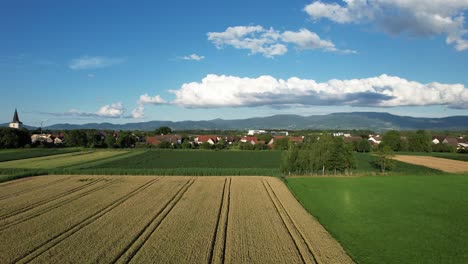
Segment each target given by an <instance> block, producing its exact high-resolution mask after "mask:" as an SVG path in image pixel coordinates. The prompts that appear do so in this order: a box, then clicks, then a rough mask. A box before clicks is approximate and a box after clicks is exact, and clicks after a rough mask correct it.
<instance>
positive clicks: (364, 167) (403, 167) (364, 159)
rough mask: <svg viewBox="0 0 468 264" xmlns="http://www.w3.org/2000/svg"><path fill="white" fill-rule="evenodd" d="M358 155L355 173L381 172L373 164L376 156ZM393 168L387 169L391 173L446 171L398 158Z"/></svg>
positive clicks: (410, 173)
mask: <svg viewBox="0 0 468 264" xmlns="http://www.w3.org/2000/svg"><path fill="white" fill-rule="evenodd" d="M355 157H356V167H357V168H356V169H355V173H357V174H358V175H376V174H379V173H380V171H379V169H378V168H377V167H376V166H375V165H374V164H373V162H374V160H375V157H374V156H373V155H372V154H369V153H355ZM393 163H394V166H393V168H391V169H389V170H387V172H386V173H387V174H389V175H402V176H404V175H424V176H427V175H444V174H446V173H445V172H443V171H441V170H436V169H433V168H428V167H424V166H418V165H415V164H410V163H406V162H401V161H398V160H394V161H393Z"/></svg>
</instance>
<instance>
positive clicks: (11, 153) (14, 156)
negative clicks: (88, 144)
mask: <svg viewBox="0 0 468 264" xmlns="http://www.w3.org/2000/svg"><path fill="white" fill-rule="evenodd" d="M79 150H80V149H79V148H60V149H57V148H51V149H45V148H35V149H5V150H0V162H3V161H10V160H20V159H29V158H36V157H44V156H51V155H58V154H65V153H71V152H77V151H79Z"/></svg>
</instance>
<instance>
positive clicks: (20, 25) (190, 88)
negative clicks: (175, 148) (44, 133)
mask: <svg viewBox="0 0 468 264" xmlns="http://www.w3.org/2000/svg"><path fill="white" fill-rule="evenodd" d="M65 2H66V1H2V2H1V3H0V34H1V41H0V88H1V90H2V97H1V104H0V113H1V114H0V123H3V122H9V121H10V120H11V117H12V115H13V111H14V109H15V108H18V111H19V114H20V118H21V119H22V121H23V122H24V123H26V124H29V125H38V124H39V123H40V122H41V121H43V122H45V124H46V125H50V124H54V123H78V124H79V123H89V122H112V123H127V122H141V121H148V120H172V121H177V120H206V119H214V118H225V119H234V118H247V117H254V116H267V115H273V114H282V113H287V114H300V115H313V114H327V113H332V112H350V111H384V112H390V113H394V114H399V115H411V116H428V117H440V116H449V115H467V114H468V111H467V109H468V33H466V32H467V30H468V25H467V24H468V23H467V22H466V19H465V17H467V15H468V3H467V1H466V0H451V1H450V2H446V1H441V0H434V1H423V0H407V1H402V0H386V1H383V0H374V1H363V0H354V1H351V0H348V1H341V0H340V1H312V0H310V1H299V0H294V1H263V0H260V1H244V0H240V1H164V3H161V1H131V2H130V1H74V2H69V1H67V3H65Z"/></svg>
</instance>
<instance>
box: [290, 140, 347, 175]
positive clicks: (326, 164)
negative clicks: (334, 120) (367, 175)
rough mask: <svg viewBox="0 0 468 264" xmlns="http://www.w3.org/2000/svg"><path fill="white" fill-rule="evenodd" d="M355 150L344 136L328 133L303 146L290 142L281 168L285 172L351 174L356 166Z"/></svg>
mask: <svg viewBox="0 0 468 264" xmlns="http://www.w3.org/2000/svg"><path fill="white" fill-rule="evenodd" d="M353 152H354V151H353V149H352V146H351V145H350V144H346V143H345V142H344V140H343V138H341V137H332V136H328V135H326V136H322V137H320V139H318V140H314V141H309V142H307V143H305V144H303V145H302V146H299V145H296V144H292V143H290V145H289V149H288V150H287V151H284V152H283V157H282V163H281V170H282V172H283V173H285V174H291V173H294V174H328V173H334V174H337V173H344V174H349V173H351V170H352V169H353V168H355V167H356V160H355V158H354V154H353Z"/></svg>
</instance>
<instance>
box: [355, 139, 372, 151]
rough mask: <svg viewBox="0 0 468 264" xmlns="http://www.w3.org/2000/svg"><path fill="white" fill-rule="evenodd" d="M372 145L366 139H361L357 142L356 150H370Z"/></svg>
mask: <svg viewBox="0 0 468 264" xmlns="http://www.w3.org/2000/svg"><path fill="white" fill-rule="evenodd" d="M371 149H372V145H371V143H370V142H369V140H367V139H361V140H360V141H358V142H357V146H356V151H357V152H370V151H371Z"/></svg>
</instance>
